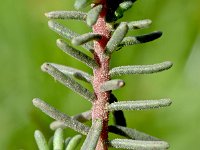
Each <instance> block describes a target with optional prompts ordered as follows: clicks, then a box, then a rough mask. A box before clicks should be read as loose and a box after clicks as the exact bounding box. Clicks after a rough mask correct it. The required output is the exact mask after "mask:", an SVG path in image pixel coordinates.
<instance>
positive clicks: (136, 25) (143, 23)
mask: <svg viewBox="0 0 200 150" xmlns="http://www.w3.org/2000/svg"><path fill="white" fill-rule="evenodd" d="M126 23H127V25H128V30H136V29H143V28H148V27H149V25H150V24H151V23H152V21H151V20H150V19H145V20H138V21H131V22H126ZM118 26H119V23H115V24H114V28H117V27H118Z"/></svg>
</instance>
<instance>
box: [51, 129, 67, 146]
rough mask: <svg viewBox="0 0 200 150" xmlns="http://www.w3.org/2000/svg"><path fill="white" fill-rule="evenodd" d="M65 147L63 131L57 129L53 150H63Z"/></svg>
mask: <svg viewBox="0 0 200 150" xmlns="http://www.w3.org/2000/svg"><path fill="white" fill-rule="evenodd" d="M63 147H64V135H63V129H61V128H58V129H56V131H55V133H54V137H53V149H54V150H62V149H63Z"/></svg>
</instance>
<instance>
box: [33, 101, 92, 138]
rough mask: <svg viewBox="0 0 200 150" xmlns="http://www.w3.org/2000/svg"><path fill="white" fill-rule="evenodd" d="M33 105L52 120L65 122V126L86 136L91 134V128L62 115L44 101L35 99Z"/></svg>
mask: <svg viewBox="0 0 200 150" xmlns="http://www.w3.org/2000/svg"><path fill="white" fill-rule="evenodd" d="M33 105H34V106H35V107H37V108H39V109H40V110H41V111H42V112H44V113H45V114H47V115H48V116H50V117H51V118H53V119H55V120H58V121H61V122H64V124H65V126H67V127H69V128H71V129H73V130H75V131H77V132H80V133H82V134H84V135H86V134H87V133H88V132H89V129H90V128H89V127H88V126H86V125H84V124H82V123H81V122H79V121H77V120H74V119H72V118H71V117H70V116H68V115H66V114H63V113H61V112H60V111H58V110H57V109H55V108H54V107H52V106H51V105H49V104H47V103H45V102H44V101H42V100H40V99H38V98H35V99H33Z"/></svg>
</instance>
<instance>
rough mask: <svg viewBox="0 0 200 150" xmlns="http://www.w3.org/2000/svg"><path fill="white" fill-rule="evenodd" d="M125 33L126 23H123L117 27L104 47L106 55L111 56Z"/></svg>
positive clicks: (126, 29) (126, 30)
mask: <svg viewBox="0 0 200 150" xmlns="http://www.w3.org/2000/svg"><path fill="white" fill-rule="evenodd" d="M127 32H128V26H127V24H126V23H124V22H123V23H121V24H120V25H119V26H118V27H117V29H116V30H115V31H114V33H113V35H112V37H111V38H110V40H109V41H108V43H107V45H106V52H107V53H108V54H111V53H112V52H113V51H114V50H116V49H117V47H118V45H119V44H120V43H121V41H122V40H123V38H124V37H125V35H126V33H127Z"/></svg>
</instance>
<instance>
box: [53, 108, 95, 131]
mask: <svg viewBox="0 0 200 150" xmlns="http://www.w3.org/2000/svg"><path fill="white" fill-rule="evenodd" d="M71 118H72V119H75V120H77V121H79V122H81V123H83V122H86V121H88V120H91V118H92V114H91V110H89V111H86V112H83V113H81V114H77V115H75V116H72V117H71ZM50 128H51V129H52V130H55V129H58V128H66V126H65V124H64V122H61V121H53V122H52V123H51V124H50Z"/></svg>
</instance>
